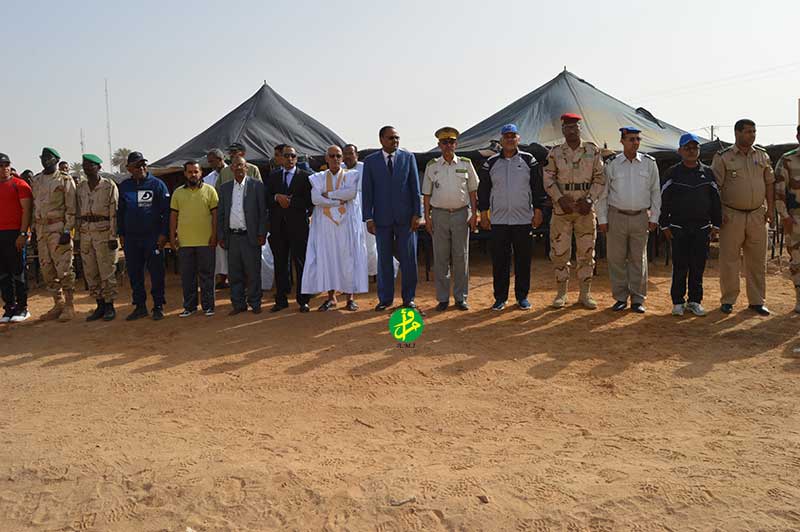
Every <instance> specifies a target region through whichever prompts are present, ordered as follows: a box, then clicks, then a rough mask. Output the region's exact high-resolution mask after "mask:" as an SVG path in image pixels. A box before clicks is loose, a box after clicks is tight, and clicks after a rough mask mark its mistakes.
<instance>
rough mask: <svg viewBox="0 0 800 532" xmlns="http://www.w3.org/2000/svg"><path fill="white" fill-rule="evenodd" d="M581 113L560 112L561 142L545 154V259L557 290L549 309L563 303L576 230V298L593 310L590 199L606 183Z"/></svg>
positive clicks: (593, 228)
mask: <svg viewBox="0 0 800 532" xmlns="http://www.w3.org/2000/svg"><path fill="white" fill-rule="evenodd" d="M581 120H582V117H581V116H580V115H577V114H573V113H566V114H564V115H562V116H561V130H562V132H563V133H564V139H565V141H566V142H564V144H562V145H560V146H556V147H555V148H553V149H552V150H550V153H549V154H548V156H547V166H545V169H544V188H545V191H546V192H547V195H548V196H550V198H551V199H552V200H553V217H552V219H551V221H550V259H551V260H552V261H553V265H554V266H555V274H556V282H557V283H558V293H557V294H556V297H555V299H554V300H553V304H552V306H553V307H554V308H561V307H563V306H564V305H566V304H567V283H568V280H569V267H570V262H569V260H570V257H571V256H572V235H573V233H574V234H575V245H576V246H577V249H576V253H575V255H576V258H577V263H578V271H577V274H578V280H579V281H580V283H581V288H580V296H579V299H578V301H579V302H580V303H581V305H583V306H584V307H586V308H588V309H596V308H597V303H596V302H595V300H594V298H593V297H592V294H591V284H592V275H593V274H594V243H595V239H596V238H597V225H596V217H595V210H594V202H595V201H596V200H597V199H598V198H599V197H600V194H601V193H602V191H603V187H604V185H605V176H604V174H603V161H602V159H601V155H600V148H598V147H597V145H595V144H593V143H592V142H588V141H582V140H581V129H580V121H581Z"/></svg>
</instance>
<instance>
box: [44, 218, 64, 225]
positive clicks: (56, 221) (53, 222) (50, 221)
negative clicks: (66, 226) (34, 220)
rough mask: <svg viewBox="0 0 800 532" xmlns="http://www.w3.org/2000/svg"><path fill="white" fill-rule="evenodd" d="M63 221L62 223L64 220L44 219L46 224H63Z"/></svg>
mask: <svg viewBox="0 0 800 532" xmlns="http://www.w3.org/2000/svg"><path fill="white" fill-rule="evenodd" d="M63 221H64V218H46V219H45V222H46V223H48V224H56V223H59V222H63Z"/></svg>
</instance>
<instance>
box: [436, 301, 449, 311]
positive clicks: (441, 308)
mask: <svg viewBox="0 0 800 532" xmlns="http://www.w3.org/2000/svg"><path fill="white" fill-rule="evenodd" d="M447 307H448V302H447V301H440V302H439V304H438V305H436V310H438V311H439V312H442V311H444V310H447Z"/></svg>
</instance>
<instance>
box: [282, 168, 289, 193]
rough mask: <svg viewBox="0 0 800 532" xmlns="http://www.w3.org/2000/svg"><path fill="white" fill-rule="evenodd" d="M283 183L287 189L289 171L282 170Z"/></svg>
mask: <svg viewBox="0 0 800 532" xmlns="http://www.w3.org/2000/svg"><path fill="white" fill-rule="evenodd" d="M283 184H284V185H286V190H289V172H287V171H286V170H284V171H283Z"/></svg>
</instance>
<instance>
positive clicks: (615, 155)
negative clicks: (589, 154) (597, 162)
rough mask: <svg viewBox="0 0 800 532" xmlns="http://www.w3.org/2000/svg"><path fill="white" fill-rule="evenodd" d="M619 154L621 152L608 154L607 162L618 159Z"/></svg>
mask: <svg viewBox="0 0 800 532" xmlns="http://www.w3.org/2000/svg"><path fill="white" fill-rule="evenodd" d="M617 155H619V153H615V154H613V155H609V156H608V159H606V162H607V163H610V162H611V161H613V160H614V159H616V158H617Z"/></svg>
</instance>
